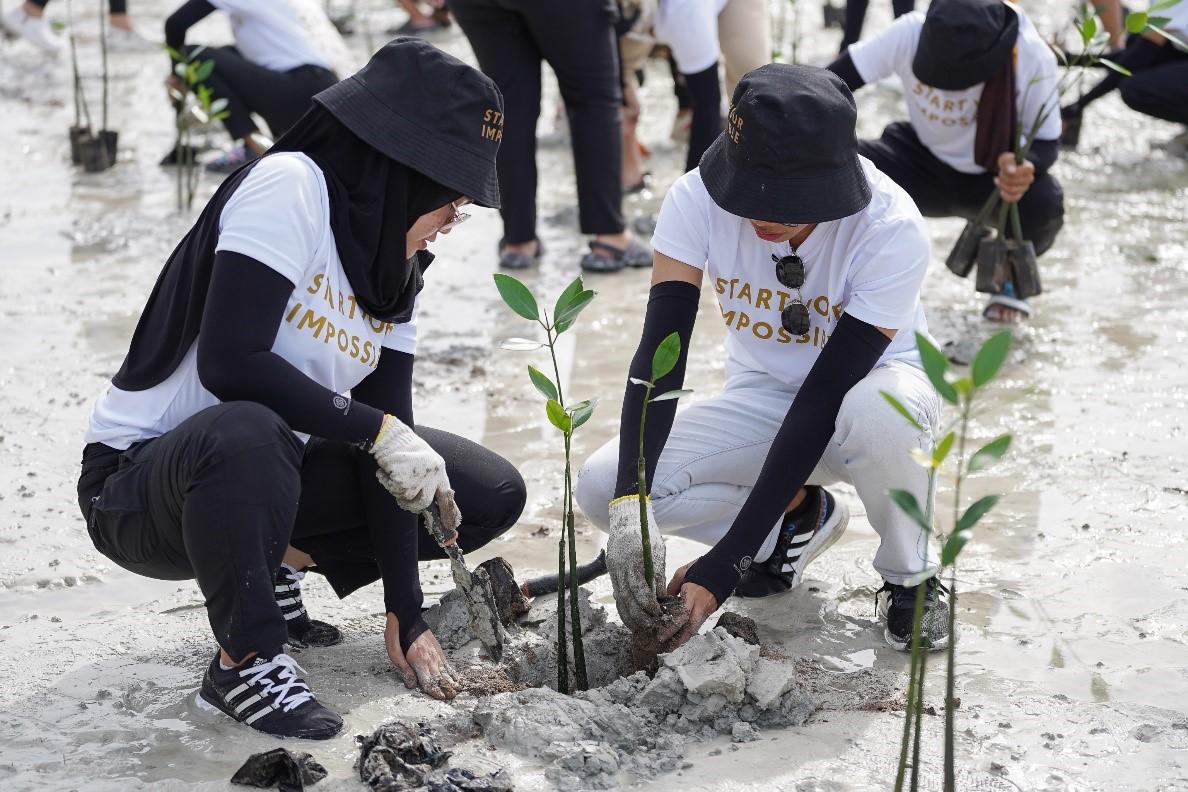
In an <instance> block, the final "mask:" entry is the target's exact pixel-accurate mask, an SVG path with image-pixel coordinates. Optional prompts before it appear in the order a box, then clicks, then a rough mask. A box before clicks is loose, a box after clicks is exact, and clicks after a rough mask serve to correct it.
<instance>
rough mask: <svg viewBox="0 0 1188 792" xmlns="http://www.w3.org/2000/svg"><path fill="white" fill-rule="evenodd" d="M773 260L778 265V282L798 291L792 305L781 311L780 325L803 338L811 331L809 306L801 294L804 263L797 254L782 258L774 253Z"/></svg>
mask: <svg viewBox="0 0 1188 792" xmlns="http://www.w3.org/2000/svg"><path fill="white" fill-rule="evenodd" d="M771 260H772V261H774V262H775V265H776V267H775V269H776V280H778V281H779V282H780V283H781V284H783V285H784V286H786V287H787V288H789V289H796V298H795V299H794V300H793V301H792V304H791V305H788V306H785V307H784V310H782V311H780V324H781V325H783V326H784V329H785V330H787V331H788V332H789V333H791V334H792V335H794V336H802V335H804V334H805V333H807V332H808V331H809V311H808V306H807V305H805V304H804V295H803V294H801V293H800V287H801V286H803V285H804V262H803V261H801V260H800V256H798V255H796V254H795V253H792V254H791V255H788V256H780V257H776V255H775V254H774V253H772V254H771Z"/></svg>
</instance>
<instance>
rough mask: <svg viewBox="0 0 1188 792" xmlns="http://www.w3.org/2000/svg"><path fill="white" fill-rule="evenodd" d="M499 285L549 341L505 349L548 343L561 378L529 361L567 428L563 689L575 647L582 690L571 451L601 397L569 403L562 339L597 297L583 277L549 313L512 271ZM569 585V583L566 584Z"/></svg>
mask: <svg viewBox="0 0 1188 792" xmlns="http://www.w3.org/2000/svg"><path fill="white" fill-rule="evenodd" d="M495 286H496V288H498V289H499V295H500V296H501V297H502V298H503V301H504V302H505V303H506V304H507V307H508V308H511V309H512V311H514V312H515V313H516V314H518V315H519V316H522V317H523V318H525V319H527V320H529V321H532V322H536V323H537V324H538V325H540V327H541V329H543V330H544V332H545V341H534V340H532V339H526V338H511V339H508V340H507V341H504V342H503V344H502V346H503V348H504V349H510V350H513V351H519V352H530V351H534V350H538V349H542V348H545V347H547V348H548V350H549V358H550V360H551V362H552V364H553V376H554V377H556V382H554V381H553V380H552V379H550V378H549V376H548V375H547V374H545V373H544V372H543V371H540V370H539V369H537V368H535V367H533V366H529V367H528V378H529V379H530V380H531V382H532V385H533V387H535V388H536V390H537V391H539V392H540V394H541V395H542V396H544V397H545V417H546V418H547V419H548V421H549V423H551V424H552V425H553V426H554V427H556V429H557V430H558V431H559V432H561V435H562V437H563V438H564V445H565V469H564V474H563V479H562V482H563V485H562V490H561V512H562V526H561V536H560V538H559V539H558V542H557V580H558V583H559V585H558V588H557V689H558V690H559V691H561V692H562V693H568V692H570V684H569V662H568V658H569V655H570V648H571V647H572V654H573V666H574V669H573V670H574V683H575V687H576V689H577V690H585V689H587V688H588V687H589V681H588V679H587V676H586V653H585V647H584V646H583V643H582V619H581V612H580V609H579V605H580V601H579V600H578V577H577V570H578V563H577V544H576V539H575V534H574V513H573V470H572V464H571V454H572V450H573V434H574V432H576V431H577V429H578V427H580V426H582V424H584V423H586V422H587V421H589V420H590V417H591V416H592V415H593V414H594V407H595V406H596V405H597V403H598V400H597V399H594V400H590V401H583V402H579V403H577V404H574V405H567V404H566V403H565V394H564V391H563V390H562V387H561V368H560V366H558V365H557V339H558V338H559V337H560V336H561V334H562V333H564V332H565V331H566V330H568V329H569V328H571V327H572V326H573V323H574V322H575V321H576V320H577V318H578V314H580V313H581V312H582V311H583V310H584V309H585V307H586V306H587V305H589V304H590V301H591V300H593V299H594V292H593V291H590V290H589V289H587V288H585V286H583V285H582V279H581V278H580V277H579V278H575V279H574V280H573V282H572V283H570V284H569V286H567V287H566V288H565V290H564V291H563V292H561V296H560V297H558V298H557V303H556V305H555V306H554V307H553V316H552V318H551V319H550V318H549V312H548V310H547V309H544V310H542V309H541V308H540V307H539V306H538V305H537V302H536V298H535V297H533V296H532V292H531V291H529V289H528V287H527V286H525V285H524V284H523V283H521V282H520V281H518V280H516V279H515V278H513V277H512V276H510V275H504V274H503V273H500V274H497V275H496V276H495ZM566 584H568V585H566ZM567 588H568V599H569V614H568V616H569V619H570V621H571V624H570V630H569V635H570V636H571V637H572V644H571V643H570V641H569V640H567V638H566V616H567V614H566V612H565V601H566V595H567V592H566V589H567Z"/></svg>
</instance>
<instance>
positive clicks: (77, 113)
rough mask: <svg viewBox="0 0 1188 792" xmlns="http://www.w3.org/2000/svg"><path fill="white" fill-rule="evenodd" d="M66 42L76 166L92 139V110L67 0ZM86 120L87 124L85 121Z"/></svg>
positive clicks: (71, 5)
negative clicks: (84, 87)
mask: <svg viewBox="0 0 1188 792" xmlns="http://www.w3.org/2000/svg"><path fill="white" fill-rule="evenodd" d="M66 23H67V25H66V28H67V36H66V40H67V41H68V42H69V44H70V72H71V81H72V85H73V88H74V126H72V127H70V161H71V162H72V163H74V164H75V165H81V164H82V162H83V143H84V142H85V141H86V140H88V139H89V138H90V137H91V110H90V108H89V107H87V95H86V93H85V92H84V91H83V87H82V74H81V72H80V71H79V68H78V42H77V40H76V39H75V36H74V2H73V0H66ZM84 119H85V120H86V124H84V123H83V120H84Z"/></svg>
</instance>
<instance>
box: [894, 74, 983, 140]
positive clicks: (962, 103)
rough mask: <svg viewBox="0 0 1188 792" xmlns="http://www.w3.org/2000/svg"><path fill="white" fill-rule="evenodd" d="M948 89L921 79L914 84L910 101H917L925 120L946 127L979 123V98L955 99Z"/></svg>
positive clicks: (918, 108) (968, 125) (917, 107)
mask: <svg viewBox="0 0 1188 792" xmlns="http://www.w3.org/2000/svg"><path fill="white" fill-rule="evenodd" d="M946 93H947V92H946V91H941V90H939V89H937V88H933V87H932V86H931V85H925V84H924V83H922V82H920V81H919V80H916V81H915V85H914V86H912V91H911V94H912V95H911V98H909V99H908V101H909V102H915V104H916V109H917V110H919V111H920V114H921V116H922V117H923V118H924V120H926V121H928V122H929V123H931V124H940V125H941V126H944V127H950V128H952V127H971V126H974V125H975V124H976V123H977V120H978V119H977V116H978V100H977V99H968V98H966V99H953V98H949V97H947V96H946Z"/></svg>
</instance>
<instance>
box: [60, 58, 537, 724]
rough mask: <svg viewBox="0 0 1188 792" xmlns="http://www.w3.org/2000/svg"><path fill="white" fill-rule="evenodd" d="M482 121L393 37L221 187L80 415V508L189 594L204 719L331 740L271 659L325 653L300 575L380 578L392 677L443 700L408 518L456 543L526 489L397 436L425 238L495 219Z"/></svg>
mask: <svg viewBox="0 0 1188 792" xmlns="http://www.w3.org/2000/svg"><path fill="white" fill-rule="evenodd" d="M442 85H449V86H450V90H449V91H447V92H444V93H443V92H441V91H440V86H442ZM502 111H503V106H502V99H501V97H500V95H499V91H498V90H497V89H496V88H495V86H494V85H493V84H492V83H491V81H490V80H488V79H487V78H486V77H484V76H483V75H482V74H481V73H479V72H478V71H476V70H474V69H472V68H471V67H469V66H466V65H465V64H463V63H461V62H460V61H458V60H456V59H454V58H453V57H451V56H449V55H446V54H445V53H442V52H440V51H439V50H436V49H434V48H433V47H432V46H431V45H429V44H426V43H424V42H422V41H419V40H416V39H397V40H395V41H393V42H391V43H389V44H387V45H386V46H385V47H384V48H383V49H381V50H380V51H379V52H378V53H376V54H375V55H374V56H373V57H372V59H371V60H370V62H369V63H368V64H367V65H366V66H365V67H364V68H363V69H362V70H361V71H359V72H358V73H357V74H355V75H354V76H352V77H350V78H348V79H346V80H343V81H342V82H340V83H338V84H336V85H334V86H332V87H330V88H328V89H327V90H325V91H323V92H321V93H319V94H318V95H317V96H316V97H315V103H314V105H313V107H311V108H310V110H309V111H308V112H307V113H306V114H305V116H303V117H302V118H301V119H300V120H299V121H298V122H297V123H296V124H295V125H294V126H293V128H292V129H290V130H289V132H288V133H286V134H285V135H284V136H283V137H281V139H280V140H278V141H277V142H276V145H275V146H274V147H273V148H272V149H271V150H270V151H269V152H268V153H267V154H266V155H265V156H264V157H262V158H260V159H259V160H256V161H254V162H251V163H249V164H247V165H245V166H244V167H242V168H240V169H239V170H238V171H236V172H235V173H233V174H232V175H231V176H230V177H229V178H228V179H227V180H226V181H225V182H224V183H223V184H222V186H220V187H219V189H218V191H217V192H215V194H214V196H213V197H212V198H211V200H210V202H209V203H208V204H207V206H206V208H205V209H204V210H203V212H202V214H201V216H200V217H199V218H198V221H197V222H196V223H195V225H194V227H193V228H192V229H191V230H190V231H189V233H188V234H186V236H185V237H184V238H183V239H182V241H181V243H180V244H179V245H178V246H177V248H176V249H175V250H174V252H173V254H172V255H171V256H170V258H169V260H168V262H167V263H166V265H165V268H164V270H163V271H162V272H161V275H160V277H159V278H158V280H157V284H156V286H155V287H154V289H153V292H152V294H151V295H150V297H149V300H148V304H147V305H146V306H145V309H144V312H143V313H142V315H141V318H140V321H139V323H138V324H137V327H136V331H135V334H134V335H133V337H132V342H131V346H130V348H129V351H128V355H127V357H126V358H125V359H124V363H123V365H122V366H121V368H120V370H119V372H118V373H117V374H116V375H115V377H114V378H113V380H112V384H111V386H110V387H109V388H108V389H106V391H105V392H104V393H103V394H102V395H101V396H100V397H99V399H98V401H97V402H96V404H95V406H94V408H93V411H92V413H91V417H90V424H89V427H88V430H87V446H86V448H85V449H84V450H83V463H82V474H81V477H80V478H79V483H78V498H79V506H80V508H81V510H82V513H83V516H84V517H85V519H86V520H87V528H88V531H89V533H90V535H91V538H92V541H93V542H94V544H95V547H96V548H97V549H98V550H99V551H100V552H101V553H102V554H103V555H105V556H107V558H109V559H110V560H112V561H113V562H115V563H116V564H117V565H119V566H121V567H123V568H125V569H127V570H129V571H131V572H134V573H136V574H140V575H146V576H148V577H153V578H159V579H165V580H184V579H196V580H197V582H198V586H199V588H200V589H201V590H202V594H203V596H204V598H205V600H206V609H207V616H208V619H209V622H210V626H211V629H212V631H213V633H214V638H215V641H216V642H217V643H218V646H219V651H218V652H217V653H216V654H215V657H214V659H213V660H212V661H211V663H210V666H209V668H208V669H207V672H206V676H205V678H204V680H203V682H202V688H201V691H200V692H199V703H200V704H201V705H203V706H206V707H213V708H216V709H218V710H220V711H222V712H224V713H226V714H227V715H230V716H231V717H232V718H234V719H236V720H238V721H241V722H243V723H246V724H248V725H249V726H251V727H253V728H255V729H259V730H261V731H264V732H268V733H269V734H274V735H278V736H291V737H306V738H312V739H324V738H329V737H331V736H333V735H334V734H335V733H337V732H338V730H339V729H340V728H341V726H342V720H341V718H339V716H338V715H337V714H335V713H334V712H332V711H331V710H329V709H328V708H326V707H324V706H323V705H321V704H319V703H318V702H317V700H316V699H315V698H314V697H313V694H312V692H311V691H310V689H309V686H308V685H307V684H306V682H305V681H304V680H303V679H302V678H301V676H300V672H301V671H302V669H300V668H299V667H298V666H297V664H296V663H295V662H294V661H293V659H292V658H291V657H290V656H289V655H288V654H287V653H286V651H285V644H289V643H320V644H327V643H333V642H335V641H336V640H338V639H339V636H338V634H337V631H336V630H334V628H332V627H330V626H329V625H324V624H320V623H313V625H312V626H311V623H310V620H309V619H308V615H307V614H305V612H304V607H303V606H302V605H301V594H300V576H301V573H302V572H303V571H304V570H305V569H308V568H313V569H315V570H316V571H318V572H320V573H322V574H323V575H325V577H326V579H327V580H328V582H329V583H330V585H331V587H332V588H333V589H334V591H335V592H336V593H337V594H338V595H339V596H340V597H341V596H346V595H347V594H349V593H351V592H352V591H354V590H356V589H358V588H359V587H361V586H363V585H366V584H368V583H371V582H373V581H375V580H377V579H382V580H383V589H384V606H385V609H386V611H387V615H386V626H385V633H384V635H385V643H386V647H387V651H388V656H389V658H391V660H392V661H393V663H394V664H395V665H396V666H397V667H398V669H399V671H400V672H401V674H402V676H403V678H404V682H405V684H407V685H408V686H409V687H413V686H416V685H418V684H419V685H420V687H421V688H422V689H423V690H425V691H426V692H429V693H430V694H432V695H434V696H436V697H438V698H450V697H452V696H453V695H454V694H455V693H456V692H457V690H458V680H457V678H456V677H455V675H454V672H453V671H452V670H451V668H450V667H449V664H448V662H447V661H446V659H445V656H444V654H443V653H442V651H441V647H440V646H439V644H438V642H437V639H436V638H434V636H433V633H432V632H430V631H429V630H428V628H427V626H426V624H425V622H424V620H423V619H422V618H421V602H422V596H421V588H420V583H419V580H418V577H417V560H418V558H420V559H425V558H440V557H443V553H442V552H441V550H440V548H438V547H437V546H436V544H434V543H433V542H431V541H430V542H428V543H427V544H426V543H425V541H424V540H425V537H421V536H419V533H420V528H419V525H418V520H417V514H418V513H420V512H422V511H424V510H426V509H428V508H429V507H430V506H431V505H436V506H437V508H439V509H440V511H441V514H442V519H443V522H444V523H445V524H446V525H447V526H450V527H453V528H456V529H458V539H457V541H458V544H459V545H461V547H462V548H463V550H465V551H470V550H473V549H474V548H476V547H479V546H481V545H482V544H484V543H485V542H487V541H489V540H490V539H491V538H493V537H494V536H496V535H498V534H499V533H500V532H502V531H504V530H506V529H507V528H509V527H511V525H512V524H513V523H514V522H515V521H516V519H518V517H519V514H520V511H521V509H522V508H523V505H524V498H525V492H524V483H523V480H522V479H521V478H520V476H519V474H518V473H517V472H516V471H515V469H514V468H513V467H512V466H511V465H510V464H509V463H507V462H506V461H504V460H503V459H501V458H499V457H498V456H496V455H495V454H493V453H492V452H490V451H487V450H486V449H484V448H482V447H481V446H478V445H476V444H474V443H471V442H469V441H467V440H464V439H462V438H460V437H456V436H454V435H452V434H449V433H447V432H443V431H438V430H433V429H427V428H425V427H416V428H414V422H413V409H412V384H411V383H412V369H413V360H414V357H413V355H414V352H415V343H416V312H417V302H418V297H417V295H418V293H419V292H420V290H421V287H422V284H423V275H424V272H425V268H426V267H427V266H428V265H429V263H430V262H431V261H432V258H433V257H432V255H431V254H430V253H429V252H428V251H427V249H426V248H427V245H428V243H429V242H432V241H433V240H434V239H436V237H437V234H439V233H447V232H448V231H450V230H451V228H453V227H455V226H457V225H458V224H459V223H461V222H462V221H463V220H465V219H466V217H467V216H466V215H465V214H463V213H462V212H461V211H460V210H461V208H462V206H463V205H464V204H465V203H466V202H467V201H470V202H473V203H475V204H477V205H480V206H488V207H496V206H498V205H499V188H498V183H497V180H496V176H495V155H496V152H497V150H498V147H499V143H498V137H499V136H498V134H494V135H492V134H488V133H486V131H485V130H487V129H492V128H493V129H495V130H496V132H497V131H498V125H499V120H498V119H499V118H500V117H501V115H502ZM348 391H349V395H347V393H348ZM454 487H456V488H457V492H456V493H455V491H454ZM389 493H390V494H389ZM460 512H461V514H460ZM459 526H460V527H459ZM274 591H275V593H274ZM302 617H304V618H302ZM311 633H313V634H312V635H311Z"/></svg>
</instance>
